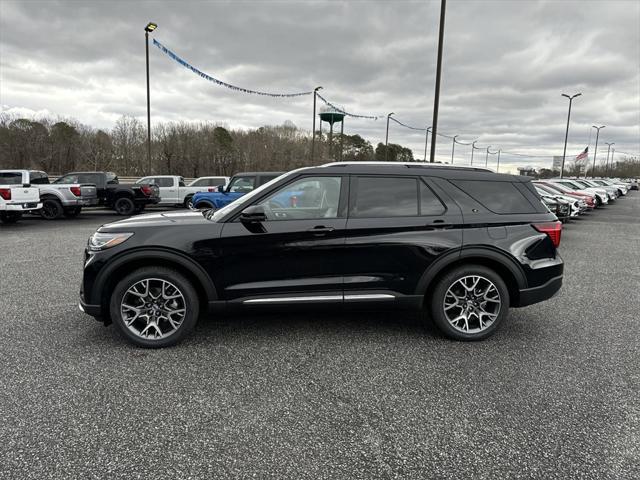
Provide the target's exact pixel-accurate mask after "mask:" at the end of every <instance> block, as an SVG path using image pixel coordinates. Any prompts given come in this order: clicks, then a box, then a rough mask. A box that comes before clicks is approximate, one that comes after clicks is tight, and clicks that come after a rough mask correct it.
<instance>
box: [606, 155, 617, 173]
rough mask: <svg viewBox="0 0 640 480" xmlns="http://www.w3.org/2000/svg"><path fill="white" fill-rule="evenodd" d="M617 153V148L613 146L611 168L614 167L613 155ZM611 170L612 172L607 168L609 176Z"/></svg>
mask: <svg viewBox="0 0 640 480" xmlns="http://www.w3.org/2000/svg"><path fill="white" fill-rule="evenodd" d="M615 154H616V149H615V148H612V149H611V168H613V156H614V155H615ZM609 172H610V169H609V168H607V177H608V176H609Z"/></svg>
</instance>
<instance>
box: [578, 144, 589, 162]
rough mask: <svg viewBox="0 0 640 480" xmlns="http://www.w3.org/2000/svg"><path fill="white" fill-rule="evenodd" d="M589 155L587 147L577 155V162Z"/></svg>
mask: <svg viewBox="0 0 640 480" xmlns="http://www.w3.org/2000/svg"><path fill="white" fill-rule="evenodd" d="M588 156H589V147H587V148H585V149H584V151H583V152H582V153H581V154H580V155H578V156H577V157H576V162H579V161H580V160H584V159H585V158H587V157H588Z"/></svg>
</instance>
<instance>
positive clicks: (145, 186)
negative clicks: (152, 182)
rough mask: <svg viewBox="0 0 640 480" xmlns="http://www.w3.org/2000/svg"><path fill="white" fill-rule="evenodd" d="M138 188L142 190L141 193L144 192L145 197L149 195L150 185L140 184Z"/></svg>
mask: <svg viewBox="0 0 640 480" xmlns="http://www.w3.org/2000/svg"><path fill="white" fill-rule="evenodd" d="M140 190H141V191H142V193H143V194H145V195H146V196H147V197H148V196H149V195H151V187H150V186H149V185H142V186H141V187H140Z"/></svg>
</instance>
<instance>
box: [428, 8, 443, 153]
mask: <svg viewBox="0 0 640 480" xmlns="http://www.w3.org/2000/svg"><path fill="white" fill-rule="evenodd" d="M446 10H447V0H440V27H439V29H438V59H437V61H436V88H435V92H434V95H433V121H432V122H431V125H432V130H431V157H430V159H429V161H430V162H431V163H433V162H435V160H436V135H437V134H438V108H439V106H440V78H441V77H442V47H443V45H444V17H445V12H446Z"/></svg>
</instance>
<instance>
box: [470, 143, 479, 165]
mask: <svg viewBox="0 0 640 480" xmlns="http://www.w3.org/2000/svg"><path fill="white" fill-rule="evenodd" d="M477 142H478V141H477V140H474V141H473V142H471V165H472V166H473V151H474V150H475V149H476V148H477V147H476V143H477Z"/></svg>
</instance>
